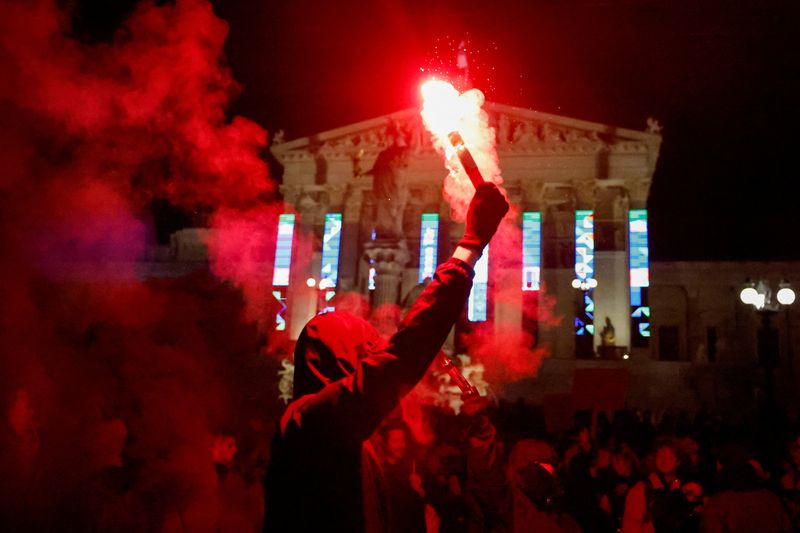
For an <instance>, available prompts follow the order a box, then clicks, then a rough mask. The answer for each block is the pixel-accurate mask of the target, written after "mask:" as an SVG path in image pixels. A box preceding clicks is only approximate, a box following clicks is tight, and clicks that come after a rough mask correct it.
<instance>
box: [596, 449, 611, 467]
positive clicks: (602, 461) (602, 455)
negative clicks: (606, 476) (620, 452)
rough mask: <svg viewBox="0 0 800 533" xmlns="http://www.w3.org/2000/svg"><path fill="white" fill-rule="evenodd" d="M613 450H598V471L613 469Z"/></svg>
mask: <svg viewBox="0 0 800 533" xmlns="http://www.w3.org/2000/svg"><path fill="white" fill-rule="evenodd" d="M611 457H612V455H611V450H609V449H608V448H598V450H597V456H596V457H595V460H594V462H595V467H596V468H598V469H604V468H610V467H611Z"/></svg>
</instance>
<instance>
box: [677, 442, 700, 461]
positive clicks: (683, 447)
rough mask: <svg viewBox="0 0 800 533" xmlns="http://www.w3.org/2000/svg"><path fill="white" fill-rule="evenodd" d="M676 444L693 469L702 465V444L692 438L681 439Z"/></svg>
mask: <svg viewBox="0 0 800 533" xmlns="http://www.w3.org/2000/svg"><path fill="white" fill-rule="evenodd" d="M675 444H676V445H677V447H678V449H680V452H681V454H682V455H683V457H685V458H686V460H687V461H688V462H689V464H690V465H691V466H692V467H697V466H698V465H699V464H700V459H701V458H700V444H698V442H697V441H696V440H694V439H693V438H692V437H681V438H680V439H678V440H677V441H676V442H675Z"/></svg>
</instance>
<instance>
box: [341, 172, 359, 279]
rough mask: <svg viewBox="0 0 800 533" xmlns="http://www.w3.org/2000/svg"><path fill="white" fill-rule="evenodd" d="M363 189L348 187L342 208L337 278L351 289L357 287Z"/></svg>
mask: <svg viewBox="0 0 800 533" xmlns="http://www.w3.org/2000/svg"><path fill="white" fill-rule="evenodd" d="M362 199H363V191H362V190H361V189H356V188H355V187H348V189H347V190H346V191H345V195H344V206H343V207H344V209H343V210H342V243H341V249H340V252H339V279H340V284H341V286H342V288H344V289H346V290H352V289H353V288H355V287H357V285H358V283H357V281H356V273H357V271H358V261H359V256H358V255H359V254H358V244H359V237H360V233H361V222H360V219H361V203H362Z"/></svg>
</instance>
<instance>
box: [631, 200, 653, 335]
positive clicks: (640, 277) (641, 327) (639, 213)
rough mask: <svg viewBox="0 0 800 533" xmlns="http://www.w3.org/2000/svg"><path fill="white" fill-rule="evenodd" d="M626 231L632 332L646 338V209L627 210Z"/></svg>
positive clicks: (647, 284)
mask: <svg viewBox="0 0 800 533" xmlns="http://www.w3.org/2000/svg"><path fill="white" fill-rule="evenodd" d="M628 233H629V238H628V242H629V250H628V252H629V253H628V255H629V257H630V286H631V320H632V323H633V324H632V325H633V334H634V335H638V336H639V337H642V338H647V337H650V306H649V305H648V302H647V292H646V291H647V289H646V287H649V286H650V252H649V247H648V243H647V240H648V239H647V209H631V210H630V211H629V212H628Z"/></svg>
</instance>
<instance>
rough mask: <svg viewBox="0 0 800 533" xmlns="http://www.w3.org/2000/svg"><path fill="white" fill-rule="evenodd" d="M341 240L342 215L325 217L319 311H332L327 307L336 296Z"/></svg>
mask: <svg viewBox="0 0 800 533" xmlns="http://www.w3.org/2000/svg"><path fill="white" fill-rule="evenodd" d="M341 239H342V214H341V213H328V214H327V215H325V228H324V230H323V232H322V264H321V265H320V276H319V290H320V291H322V294H321V295H320V296H321V297H322V298H323V299H324V301H325V307H324V308H323V309H322V310H321V311H323V312H325V311H333V307H332V306H329V305H328V302H330V301H331V300H332V299H333V297H334V296H335V295H336V290H335V289H336V284H337V282H338V279H339V245H340V243H341Z"/></svg>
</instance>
